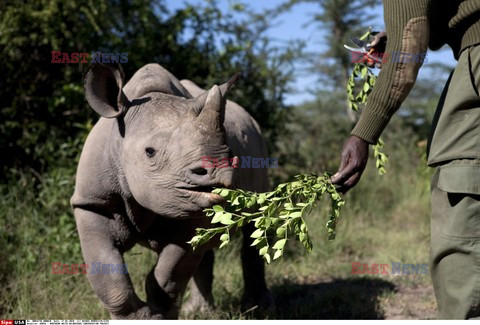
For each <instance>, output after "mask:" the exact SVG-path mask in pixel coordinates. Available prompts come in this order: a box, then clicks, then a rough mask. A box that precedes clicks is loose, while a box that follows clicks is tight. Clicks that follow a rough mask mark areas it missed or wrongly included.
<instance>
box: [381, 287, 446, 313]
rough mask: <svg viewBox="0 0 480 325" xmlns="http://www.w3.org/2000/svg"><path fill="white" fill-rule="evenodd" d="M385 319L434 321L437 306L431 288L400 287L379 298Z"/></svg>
mask: <svg viewBox="0 0 480 325" xmlns="http://www.w3.org/2000/svg"><path fill="white" fill-rule="evenodd" d="M380 305H381V307H382V309H383V311H384V317H385V319H435V318H436V315H437V306H436V303H435V295H434V293H433V288H432V287H431V286H416V287H402V286H398V287H397V290H396V292H395V293H392V294H391V295H389V296H387V297H384V298H381V299H380Z"/></svg>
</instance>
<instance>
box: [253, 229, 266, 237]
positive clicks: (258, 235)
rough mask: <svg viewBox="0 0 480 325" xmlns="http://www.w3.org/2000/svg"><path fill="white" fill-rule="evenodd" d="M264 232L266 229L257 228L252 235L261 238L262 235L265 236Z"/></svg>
mask: <svg viewBox="0 0 480 325" xmlns="http://www.w3.org/2000/svg"><path fill="white" fill-rule="evenodd" d="M264 232H265V231H264V230H263V229H257V230H255V231H254V232H253V233H252V234H251V235H250V237H251V238H259V237H260V236H263V234H264Z"/></svg>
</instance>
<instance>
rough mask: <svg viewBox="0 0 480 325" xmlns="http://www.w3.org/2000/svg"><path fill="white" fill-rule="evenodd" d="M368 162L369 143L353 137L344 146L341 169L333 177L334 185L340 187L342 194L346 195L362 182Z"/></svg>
mask: <svg viewBox="0 0 480 325" xmlns="http://www.w3.org/2000/svg"><path fill="white" fill-rule="evenodd" d="M367 161H368V142H366V141H364V140H362V139H360V138H357V137H356V136H354V135H352V136H351V137H350V138H349V139H348V140H347V142H346V143H345V145H344V146H343V151H342V155H341V161H340V168H339V169H338V172H337V173H336V174H335V175H333V176H332V183H333V184H335V185H339V186H340V188H339V189H338V190H339V191H340V192H342V193H346V192H347V191H348V190H349V189H351V188H352V187H354V186H355V185H356V184H357V183H358V181H359V180H360V177H361V176H362V173H363V171H364V170H365V166H367Z"/></svg>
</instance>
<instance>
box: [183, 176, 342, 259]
mask: <svg viewBox="0 0 480 325" xmlns="http://www.w3.org/2000/svg"><path fill="white" fill-rule="evenodd" d="M213 193H215V194H219V195H221V196H222V197H224V198H225V199H226V206H225V207H222V206H220V205H215V206H213V207H212V208H211V209H206V210H205V212H206V215H207V216H208V217H211V218H212V224H215V225H216V226H215V227H212V228H199V229H197V233H196V235H195V236H194V237H193V238H192V240H191V241H190V242H189V243H190V244H191V245H192V246H193V248H196V247H198V246H199V245H202V244H204V243H206V242H208V241H209V240H211V239H212V238H213V237H215V236H217V235H220V241H221V245H220V248H222V247H225V246H226V245H228V244H229V243H230V235H231V234H232V233H233V232H235V231H236V230H238V229H239V228H241V227H243V226H245V225H246V224H247V223H254V225H255V231H254V232H253V233H252V235H251V237H252V238H253V239H254V241H253V243H252V246H255V247H256V248H257V249H258V252H259V254H260V255H261V256H262V257H263V258H264V259H265V261H266V262H267V263H270V261H271V260H272V259H273V260H276V259H278V258H280V257H281V256H282V255H283V251H284V247H285V244H286V243H287V240H289V239H292V238H293V239H296V240H299V241H300V242H301V243H302V244H303V246H304V247H305V249H306V250H307V252H310V251H311V250H312V241H311V239H310V236H309V234H308V226H307V222H306V220H305V217H306V216H308V215H309V214H310V213H311V211H312V209H313V208H314V207H315V205H316V204H317V202H318V201H319V200H320V199H321V198H322V196H323V195H324V194H327V195H328V196H329V197H330V200H331V211H330V214H329V217H328V221H327V223H326V228H327V233H328V239H329V240H333V239H335V235H336V225H337V223H338V218H339V216H340V209H341V207H342V206H343V205H344V201H343V199H342V198H341V196H340V195H339V194H338V193H337V190H336V188H335V186H334V185H333V184H332V183H331V181H330V175H329V174H327V173H325V174H323V175H322V176H317V175H315V174H310V175H307V174H302V175H297V176H295V180H294V181H293V182H289V183H283V184H280V185H278V186H277V187H276V188H275V190H273V191H271V192H266V193H255V192H249V191H244V190H241V189H236V190H232V189H215V190H214V191H213ZM247 211H249V212H247ZM273 238H275V243H274V244H273V245H270V243H271V241H272V239H273ZM272 254H273V255H272ZM272 256H273V258H272Z"/></svg>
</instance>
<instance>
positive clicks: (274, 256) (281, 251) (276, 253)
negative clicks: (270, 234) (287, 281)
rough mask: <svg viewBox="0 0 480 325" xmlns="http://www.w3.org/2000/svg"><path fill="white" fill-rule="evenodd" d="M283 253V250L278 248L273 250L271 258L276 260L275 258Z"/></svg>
mask: <svg viewBox="0 0 480 325" xmlns="http://www.w3.org/2000/svg"><path fill="white" fill-rule="evenodd" d="M282 255H283V250H281V249H279V250H277V251H276V252H275V254H274V255H273V260H276V259H277V258H280V257H281V256H282Z"/></svg>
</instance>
